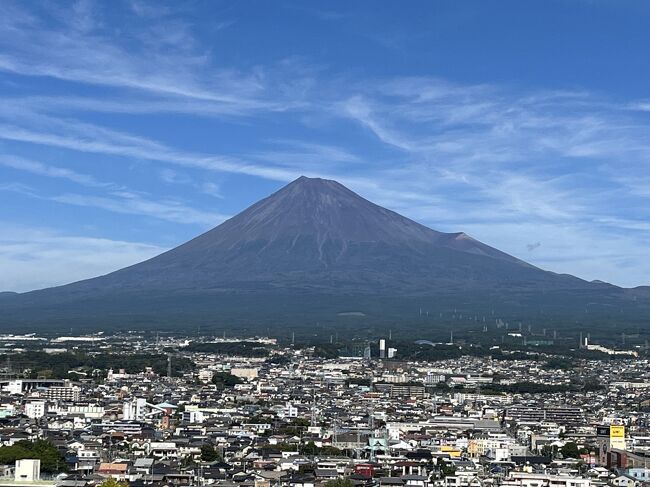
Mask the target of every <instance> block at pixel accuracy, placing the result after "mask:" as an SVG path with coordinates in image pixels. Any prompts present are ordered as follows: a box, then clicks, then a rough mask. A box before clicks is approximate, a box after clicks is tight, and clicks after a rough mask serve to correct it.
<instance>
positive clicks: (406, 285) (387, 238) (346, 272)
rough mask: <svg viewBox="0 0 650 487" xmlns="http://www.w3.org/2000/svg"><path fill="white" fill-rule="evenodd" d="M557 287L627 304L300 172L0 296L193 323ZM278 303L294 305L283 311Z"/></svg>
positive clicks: (92, 316) (140, 319)
mask: <svg viewBox="0 0 650 487" xmlns="http://www.w3.org/2000/svg"><path fill="white" fill-rule="evenodd" d="M557 292H563V293H564V298H570V299H573V298H574V299H575V303H576V306H583V301H585V300H587V302H588V301H589V300H593V299H595V298H597V299H605V298H603V296H605V297H606V299H614V300H615V301H616V300H623V301H624V302H626V303H627V302H628V301H629V298H628V296H627V294H626V293H625V292H624V290H621V289H619V288H616V287H615V286H611V285H608V284H604V283H590V282H586V281H583V280H581V279H578V278H575V277H573V276H568V275H559V274H555V273H552V272H547V271H544V270H541V269H539V268H536V267H534V266H532V265H530V264H528V263H526V262H523V261H521V260H519V259H516V258H515V257H512V256H510V255H508V254H505V253H503V252H501V251H499V250H497V249H494V248H492V247H489V246H487V245H485V244H483V243H481V242H478V241H477V240H474V239H473V238H471V237H469V236H467V235H466V234H464V233H442V232H437V231H435V230H432V229H430V228H427V227H425V226H423V225H420V224H418V223H416V222H414V221H412V220H409V219H408V218H405V217H403V216H401V215H399V214H397V213H395V212H393V211H390V210H387V209H384V208H382V207H380V206H377V205H375V204H373V203H371V202H369V201H367V200H365V199H363V198H362V197H360V196H359V195H357V194H355V193H353V192H352V191H350V190H349V189H347V188H345V187H344V186H342V185H341V184H339V183H337V182H335V181H329V180H322V179H310V178H305V177H301V178H299V179H297V180H296V181H294V182H292V183H290V184H289V185H287V186H285V187H284V188H282V189H281V190H279V191H278V192H276V193H274V194H273V195H271V196H269V197H267V198H265V199H263V200H261V201H259V202H258V203H256V204H254V205H252V206H251V207H249V208H248V209H246V210H244V211H243V212H241V213H240V214H238V215H236V216H235V217H233V218H231V219H230V220H227V221H226V222H224V223H222V224H221V225H219V226H217V227H216V228H214V229H212V230H210V231H208V232H206V233H204V234H202V235H200V236H198V237H196V238H195V239H193V240H191V241H189V242H187V243H185V244H183V245H180V246H179V247H176V248H175V249H172V250H170V251H168V252H165V253H163V254H161V255H159V256H157V257H155V258H153V259H150V260H148V261H145V262H142V263H140V264H136V265H134V266H131V267H128V268H125V269H122V270H119V271H116V272H113V273H111V274H108V275H106V276H101V277H98V278H94V279H89V280H85V281H80V282H77V283H72V284H69V285H66V286H60V287H56V288H50V289H45V290H40V291H33V292H30V293H24V294H22V295H19V296H16V297H11V298H6V299H3V300H2V301H0V311H1V312H2V317H0V324H2V323H8V322H11V323H15V322H31V323H42V322H46V321H48V320H49V321H50V322H53V321H55V322H58V323H63V322H66V320H68V321H75V320H77V321H78V320H81V319H84V320H86V321H88V320H95V321H96V320H101V321H103V322H106V321H107V320H108V321H107V322H110V321H111V319H110V318H108V316H113V315H115V316H119V320H122V321H123V322H128V323H136V324H138V323H140V324H143V323H155V322H158V321H161V320H163V319H167V318H169V316H171V315H173V316H177V317H182V319H183V320H186V321H188V322H205V321H214V320H216V319H218V318H217V317H219V316H221V319H224V320H225V319H230V320H232V319H240V318H242V317H245V316H251V318H250V319H249V321H251V322H252V321H255V320H259V321H272V322H278V321H282V319H284V318H283V317H285V316H289V315H290V314H291V313H296V312H298V314H299V315H301V314H302V315H305V314H307V315H308V314H310V313H311V312H312V311H313V310H314V309H319V306H320V304H317V305H314V304H313V303H321V304H322V303H324V302H327V303H330V305H331V306H330V307H329V308H328V310H327V311H326V312H325V313H326V315H327V316H329V317H330V319H332V317H333V316H335V315H336V312H337V310H338V311H341V310H342V309H343V308H345V307H349V306H350V304H348V303H353V304H357V303H358V305H361V303H362V302H363V300H364V299H365V300H366V301H368V302H371V301H372V302H375V303H376V302H377V300H379V301H383V302H384V303H387V302H389V301H395V302H398V301H399V302H400V303H406V302H409V303H410V302H415V301H417V300H422V299H425V298H427V299H428V298H434V297H435V298H436V299H437V300H438V301H439V302H441V303H442V302H445V303H446V302H449V303H452V302H467V301H474V302H477V303H478V302H490V303H494V302H497V303H498V302H503V303H511V304H513V305H515V306H519V307H520V308H521V309H522V310H525V309H526V307H528V306H531V303H536V305H538V304H539V299H537V298H536V296H537V295H539V294H543V295H547V296H549V297H550V296H551V295H553V293H557ZM298 297H300V299H297V298H298ZM571 297H573V298H571ZM361 298H363V299H361ZM383 298H386V299H383ZM564 298H563V299H564ZM414 300H415V301H414ZM237 303H238V304H237ZM279 303H286V304H283V305H282V306H280V309H279V310H278V309H276V308H277V307H278V306H279ZM308 303H312V304H308ZM251 306H253V307H256V309H251ZM400 306H402V305H401V304H396V305H395V306H394V307H393V308H391V309H394V310H397V309H401V308H400ZM267 311H268V312H267ZM387 313H388V314H391V313H392V314H393V315H395V316H397V317H399V312H397V311H394V312H392V311H390V310H388V311H387ZM100 315H101V316H100ZM226 316H227V317H228V318H226ZM260 316H263V317H264V318H263V319H262V318H259V317H260ZM115 320H118V318H115Z"/></svg>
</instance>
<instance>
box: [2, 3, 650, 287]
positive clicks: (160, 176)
mask: <svg viewBox="0 0 650 487" xmlns="http://www.w3.org/2000/svg"><path fill="white" fill-rule="evenodd" d="M128 7H129V8H130V12H132V13H133V14H134V15H131V14H130V15H128V16H125V20H124V23H123V24H124V25H121V31H120V32H121V34H122V35H120V36H118V35H117V34H116V31H115V30H112V29H110V28H107V26H106V25H105V24H104V22H103V19H104V17H105V16H104V15H103V14H105V12H103V11H102V9H104V8H105V7H104V6H102V5H101V4H93V3H91V2H89V3H86V2H81V3H78V4H75V8H73V9H70V10H68V9H65V8H63V7H60V6H59V5H57V4H53V5H50V6H49V7H47V8H46V11H42V10H39V9H37V8H33V9H32V8H30V7H29V5H27V4H24V3H12V2H2V3H0V71H2V72H3V73H5V74H7V73H9V74H10V75H11V76H13V77H14V78H12V79H16V80H22V79H26V78H27V77H48V78H51V79H56V80H59V81H61V82H66V83H68V84H67V85H66V86H75V87H76V86H78V85H80V84H83V85H84V93H85V94H84V95H83V96H82V95H79V94H76V95H61V93H53V94H52V93H49V94H48V93H36V94H27V95H25V94H24V92H23V91H20V90H16V92H19V93H20V94H16V95H12V96H10V95H3V97H2V99H1V100H0V139H2V140H4V141H5V143H4V144H6V147H5V146H4V145H3V147H2V152H3V153H4V154H5V157H4V158H3V157H2V156H0V165H2V166H5V167H9V168H11V169H14V170H20V171H23V172H26V173H31V174H34V175H38V176H43V177H50V178H54V179H61V180H66V181H70V182H74V183H76V184H79V185H81V186H83V187H84V188H85V189H84V191H81V190H80V191H75V192H68V193H64V194H55V195H52V194H49V193H48V194H45V193H44V192H42V191H40V190H39V188H37V187H34V186H35V185H34V186H30V185H27V184H24V183H22V182H6V181H5V182H3V183H2V184H0V189H4V190H5V191H13V192H16V193H21V194H23V195H27V196H31V197H34V198H41V199H45V200H48V201H57V202H60V203H65V204H68V205H77V206H86V207H94V208H98V209H102V210H106V211H111V212H115V213H122V214H134V215H135V214H137V215H146V216H149V217H152V218H157V219H163V220H166V221H171V222H175V223H193V224H196V225H201V226H207V225H211V224H215V223H218V221H219V220H220V219H222V218H223V215H217V214H214V213H213V212H212V211H207V210H204V209H202V208H195V207H193V206H192V205H191V204H188V203H187V200H186V199H182V198H178V199H175V198H172V197H170V196H168V195H167V194H162V195H156V194H148V193H146V192H144V191H143V192H139V191H137V188H136V189H126V188H122V190H119V188H117V187H115V186H112V185H110V183H105V182H103V181H100V180H99V179H97V178H96V177H95V176H93V175H92V174H93V172H92V171H91V170H90V169H89V170H84V171H82V172H80V171H78V170H72V169H70V168H66V167H63V164H61V163H57V164H48V162H47V161H46V160H39V161H37V160H35V159H36V158H34V157H26V156H25V157H20V156H19V155H18V154H20V150H21V149H22V148H23V147H24V146H29V147H31V146H41V147H48V148H53V149H56V150H62V151H64V152H65V151H67V152H66V153H68V152H69V153H81V154H83V155H84V157H87V158H88V159H89V160H92V158H93V156H111V160H115V161H118V162H117V163H116V165H115V167H114V168H113V171H115V172H116V174H117V173H120V172H121V171H126V170H127V168H128V166H129V165H130V164H132V163H133V162H134V161H146V162H147V163H148V164H147V167H148V168H149V169H150V170H151V171H154V174H153V176H154V178H155V179H156V181H164V183H165V184H163V185H162V186H163V187H164V188H165V191H167V190H168V189H170V188H171V189H174V188H173V186H175V187H176V188H180V187H186V188H188V189H191V190H192V191H195V192H199V193H201V194H211V195H214V196H217V197H222V196H223V195H224V193H225V192H224V188H225V185H223V184H222V182H221V178H222V177H223V178H224V179H226V176H227V175H229V174H235V175H239V176H250V177H254V178H262V179H266V180H272V181H275V182H278V183H283V182H287V181H290V180H292V179H295V178H296V177H298V176H300V175H302V174H305V175H308V176H321V177H327V178H333V179H337V180H340V181H341V182H343V183H344V184H346V185H348V186H350V187H351V188H352V189H354V190H357V191H358V192H360V193H361V194H362V195H364V196H366V197H368V198H369V199H372V200H374V201H376V202H378V203H380V204H383V205H384V206H388V207H390V208H392V209H395V210H398V211H400V212H402V213H404V214H406V215H408V216H410V217H413V218H415V219H416V220H418V221H421V222H423V223H426V224H428V225H430V226H432V227H434V228H438V229H442V230H448V231H458V230H465V231H470V232H474V233H475V235H474V236H476V237H478V238H480V239H482V240H485V241H486V242H487V243H489V244H491V245H493V246H496V247H499V248H502V249H504V250H507V251H510V252H512V253H514V254H515V255H518V256H520V257H522V258H529V257H530V258H532V259H533V261H534V263H536V264H539V265H542V266H548V268H551V269H553V270H556V271H567V272H573V273H576V274H579V275H583V276H586V277H587V276H588V277H593V278H596V277H598V276H597V273H598V272H599V270H601V269H602V271H603V275H602V276H601V277H600V278H602V279H606V280H607V279H610V280H612V281H614V282H619V283H625V284H633V283H635V282H636V283H641V280H642V279H644V274H643V273H642V272H641V270H638V271H637V272H634V273H633V277H629V276H630V272H629V267H627V264H626V263H627V262H628V259H629V257H628V256H634V258H638V259H640V260H643V259H645V260H648V261H650V253H649V252H650V251H646V250H645V249H646V248H649V247H650V246H648V245H647V241H648V239H649V238H650V229H648V228H647V225H645V223H644V222H645V221H646V220H647V219H648V217H650V215H648V213H647V210H645V208H647V207H648V198H650V182H649V181H648V178H647V174H648V172H649V170H650V167H648V166H649V164H650V163H649V162H648V161H650V120H648V117H647V112H648V111H650V108H649V107H650V102H648V100H615V99H609V98H608V97H607V96H604V95H603V94H599V93H592V92H589V91H588V90H580V91H576V90H565V91H563V90H554V91H548V90H526V89H522V88H521V87H517V86H498V85H493V84H476V85H467V84H459V83H453V82H450V81H448V80H444V79H441V78H436V77H390V78H380V79H378V78H372V77H369V76H364V75H363V73H360V72H355V73H353V74H349V73H332V72H331V71H330V70H328V69H327V68H321V67H319V66H316V65H312V64H310V63H309V60H305V59H299V58H295V57H294V58H287V59H285V60H282V61H281V62H278V63H276V64H274V65H272V66H253V67H249V68H246V69H234V68H233V67H228V66H221V65H219V63H218V60H217V59H216V56H215V55H214V53H213V52H212V50H211V49H210V48H209V47H206V46H205V45H203V44H202V43H201V42H200V40H199V38H198V37H197V36H195V35H194V32H193V29H192V25H191V24H189V23H187V22H185V21H183V16H182V15H178V12H175V11H174V8H175V6H172V5H167V6H165V8H159V6H158V5H156V8H151V5H150V4H147V3H143V2H141V1H136V0H133V1H132V2H131V3H129V4H128ZM131 17H134V18H133V19H132V18H131ZM230 22H231V20H230V19H228V18H226V17H224V18H223V19H216V20H215V23H216V24H218V25H217V26H216V27H215V28H216V29H217V30H219V29H224V30H225V29H228V28H229V25H230ZM127 38H128V42H126V41H125V39H127ZM19 84H20V83H18V85H19ZM88 86H90V87H92V88H93V90H85V88H87V87H88ZM70 91H72V92H74V90H70ZM170 113H174V114H176V113H180V114H182V115H183V117H184V118H183V121H184V122H187V121H188V120H189V121H190V122H191V123H194V124H196V125H197V127H205V126H201V125H200V124H201V123H206V124H210V125H206V126H210V127H211V129H210V131H209V132H208V131H207V130H206V131H201V130H200V131H199V132H200V133H203V134H204V133H210V134H211V135H210V144H204V143H200V144H194V145H192V144H191V143H189V142H191V141H185V140H183V141H181V142H179V139H175V140H176V142H171V141H170V140H167V139H165V137H164V135H161V136H160V137H158V136H157V135H155V134H153V135H152V132H151V131H150V130H147V131H145V130H139V129H138V128H137V127H138V124H137V123H136V122H137V121H139V120H143V119H146V117H142V118H139V117H141V116H142V115H147V116H149V115H152V114H153V115H156V116H161V117H166V116H167V115H168V114H170ZM97 114H109V115H110V116H103V115H102V116H99V117H96V116H95V115H97ZM113 116H115V117H123V119H128V120H129V121H132V122H134V123H129V124H125V126H129V127H131V128H130V129H128V130H130V132H129V131H128V130H127V129H125V128H124V126H122V125H119V124H116V123H111V122H110V120H111V119H112V118H113ZM205 117H211V118H210V119H209V120H206V118H205ZM215 117H216V118H218V122H219V123H223V124H228V130H224V131H221V130H212V127H213V126H212V125H211V124H213V123H215V124H216V120H215V119H214V118H215ZM281 117H282V118H281ZM173 118H174V117H168V118H167V119H166V120H172V119H173ZM172 122H173V124H176V123H178V122H177V121H176V120H175V119H173V120H172ZM274 122H277V125H280V126H282V127H281V128H280V129H278V128H277V127H273V123H274ZM188 123H189V122H188ZM219 127H221V126H219ZM250 127H253V129H250ZM249 129H250V130H249ZM191 132H192V131H191V130H188V131H187V134H186V135H187V138H188V139H190V138H191V137H192V133H191ZM142 134H146V135H142ZM233 134H235V136H234V137H233ZM269 134H273V135H269ZM225 139H228V140H225ZM234 139H238V140H240V143H239V144H237V143H234V142H233V140H234ZM185 142H188V143H187V145H186V146H185V147H181V144H184V143H185ZM222 142H227V143H222ZM188 147H189V148H188ZM195 147H200V149H195ZM206 147H207V148H206ZM225 147H228V149H226V148H225ZM11 149H15V151H16V153H15V154H14V153H13V152H12V150H11ZM212 149H213V150H214V152H212V151H211V150H212ZM120 161H121V162H123V165H120V164H119V162H120ZM74 167H76V168H78V167H79V166H78V165H76V166H74ZM136 186H137V184H136ZM87 193H89V194H87ZM613 201H615V202H616V204H612V202H613ZM196 205H197V206H200V203H198V202H197V203H196ZM631 232H633V233H634V235H630V233H631ZM549 235H553V239H552V241H551V239H549V237H548V236H549ZM595 240H597V241H599V242H603V244H602V245H601V244H598V245H591V246H590V245H589V243H588V242H589V241H595ZM531 242H541V243H542V245H541V246H539V247H538V248H536V250H535V252H534V253H530V252H527V250H526V249H527V247H526V246H527V245H529V244H530V243H531ZM572 249H579V251H572ZM533 254H534V255H533ZM554 255H561V256H562V260H561V261H560V260H558V259H557V258H553V256H554ZM644 272H645V271H644ZM645 275H647V274H645Z"/></svg>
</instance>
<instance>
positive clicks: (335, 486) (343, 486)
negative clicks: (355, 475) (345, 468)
mask: <svg viewBox="0 0 650 487" xmlns="http://www.w3.org/2000/svg"><path fill="white" fill-rule="evenodd" d="M325 487H354V484H353V483H352V481H351V480H350V479H343V478H338V479H332V480H328V481H327V482H325Z"/></svg>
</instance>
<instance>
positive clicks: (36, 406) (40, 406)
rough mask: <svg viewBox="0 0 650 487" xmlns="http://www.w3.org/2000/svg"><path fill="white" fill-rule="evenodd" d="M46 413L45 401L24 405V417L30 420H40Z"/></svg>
mask: <svg viewBox="0 0 650 487" xmlns="http://www.w3.org/2000/svg"><path fill="white" fill-rule="evenodd" d="M46 411H47V407H46V405H45V401H32V402H28V403H27V404H25V416H27V417H28V418H30V419H39V418H42V417H43V416H45V412H46Z"/></svg>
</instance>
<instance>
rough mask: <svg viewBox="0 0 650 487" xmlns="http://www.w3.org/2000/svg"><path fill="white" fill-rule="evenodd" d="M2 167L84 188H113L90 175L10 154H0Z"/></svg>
mask: <svg viewBox="0 0 650 487" xmlns="http://www.w3.org/2000/svg"><path fill="white" fill-rule="evenodd" d="M0 166H5V167H10V168H12V169H16V170H19V171H26V172H29V173H32V174H36V175H38V176H45V177H50V178H59V179H67V180H69V181H72V182H74V183H77V184H81V185H83V186H89V187H97V188H109V187H111V186H113V185H112V184H110V183H103V182H100V181H97V179H96V178H95V177H94V176H91V175H90V174H82V173H79V172H76V171H73V170H71V169H68V168H65V167H58V166H53V165H49V164H44V163H42V162H39V161H33V160H30V159H24V158H22V157H16V156H13V155H10V154H0Z"/></svg>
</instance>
